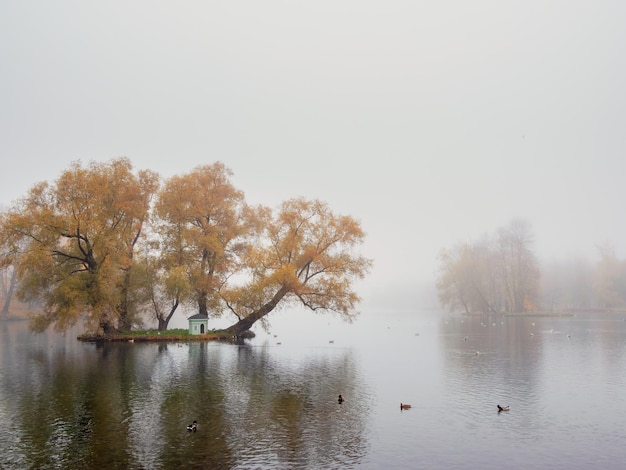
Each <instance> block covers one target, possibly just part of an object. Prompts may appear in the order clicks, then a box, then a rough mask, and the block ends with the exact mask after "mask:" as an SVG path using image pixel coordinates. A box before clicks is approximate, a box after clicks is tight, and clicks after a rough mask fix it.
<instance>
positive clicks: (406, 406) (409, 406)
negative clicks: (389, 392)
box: [400, 403, 411, 410]
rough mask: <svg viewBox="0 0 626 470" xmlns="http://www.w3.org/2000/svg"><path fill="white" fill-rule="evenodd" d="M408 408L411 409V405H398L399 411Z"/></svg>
mask: <svg viewBox="0 0 626 470" xmlns="http://www.w3.org/2000/svg"><path fill="white" fill-rule="evenodd" d="M410 408H411V405H409V404H408V403H400V409H401V410H408V409H410Z"/></svg>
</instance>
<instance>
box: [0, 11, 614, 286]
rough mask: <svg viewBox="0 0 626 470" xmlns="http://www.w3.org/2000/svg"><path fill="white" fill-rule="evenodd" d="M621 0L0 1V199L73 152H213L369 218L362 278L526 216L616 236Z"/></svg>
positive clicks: (257, 179) (563, 232)
mask: <svg viewBox="0 0 626 470" xmlns="http://www.w3.org/2000/svg"><path fill="white" fill-rule="evenodd" d="M625 24H626V2H623V1H603V0H600V1H596V2H589V1H576V0H566V1H550V0H542V1H534V0H526V1H506V0H493V1H486V0H475V1H446V0H444V1H437V2H434V1H431V2H425V1H417V0H412V1H396V0H386V1H369V0H345V1H341V0H339V1H337V0H332V1H329V0H315V1H308V2H305V1H274V0H266V1H184V2H171V1H170V2H165V1H155V0H150V1H148V0H137V1H124V2H122V1H107V2H96V1H78V0H77V1H67V0H57V1H54V2H47V1H35V0H32V1H17V0H15V1H10V0H2V1H0V39H1V40H0V67H1V69H0V71H1V73H0V83H1V84H2V86H1V87H0V154H1V156H2V184H1V185H0V203H2V204H5V205H8V204H10V203H11V202H12V201H13V200H15V199H16V198H18V197H20V196H22V195H24V194H25V193H26V191H27V190H28V189H29V188H30V187H31V186H32V185H33V184H35V183H36V182H38V181H42V180H54V179H55V178H56V177H57V176H58V175H59V174H60V173H61V172H62V171H63V170H65V169H66V168H68V166H69V164H70V162H72V161H75V160H79V159H80V160H83V161H85V162H88V161H90V160H102V161H105V160H110V159H111V158H115V157H119V156H127V157H129V158H130V159H131V161H132V162H133V164H134V165H135V167H137V168H149V169H152V170H155V171H157V172H159V173H160V174H161V175H162V176H164V177H167V176H171V175H173V174H176V173H184V172H187V171H189V170H191V169H192V168H193V167H195V166H197V165H200V164H205V163H212V162H214V161H217V160H220V161H223V162H224V163H225V164H226V165H227V166H228V167H230V168H231V169H232V170H233V171H234V173H235V176H234V179H233V182H234V184H235V185H236V186H237V187H239V188H240V189H241V190H243V191H244V192H245V193H246V195H247V198H248V200H249V201H250V202H253V203H263V204H267V205H272V206H273V205H276V204H277V203H279V202H280V201H283V200H285V199H288V198H291V197H296V196H305V197H310V198H314V197H315V198H319V199H322V200H325V201H327V202H328V203H329V205H330V206H331V207H332V208H333V209H335V210H336V211H337V212H339V213H344V214H350V215H352V216H354V217H356V218H357V219H359V220H360V221H361V222H362V225H363V227H364V229H365V231H366V232H367V233H368V241H367V244H366V245H365V247H364V249H363V251H364V253H365V254H366V255H367V256H369V257H371V258H373V259H374V260H375V269H374V271H373V273H372V275H371V276H370V279H369V281H368V283H367V284H368V286H373V288H384V287H385V286H388V285H394V284H398V283H400V284H409V283H418V282H421V281H422V280H424V279H432V278H433V275H434V271H435V269H436V256H437V253H438V251H439V250H440V249H441V248H442V247H449V246H451V245H452V244H454V243H455V242H457V241H468V240H470V239H475V238H479V237H480V236H482V235H483V234H484V233H490V234H491V233H493V232H494V231H495V230H496V229H497V228H498V227H501V226H504V225H506V224H507V223H508V222H509V221H510V220H511V219H512V218H514V217H521V218H525V219H527V220H528V221H529V222H530V223H531V224H532V227H533V230H534V233H535V240H536V250H537V254H538V255H539V256H540V257H541V259H543V260H547V259H553V258H556V259H560V258H564V257H569V256H572V255H573V254H575V253H581V254H583V255H585V256H588V257H593V256H594V255H595V248H594V246H595V244H596V243H601V242H604V241H610V242H612V243H613V244H614V245H615V247H616V249H617V253H618V255H619V256H621V257H624V256H626V226H625V220H624V217H623V213H624V209H623V204H624V202H625V201H626V184H624V175H625V173H626V172H625V170H626V159H625V157H626V155H625V149H626V93H625V92H624V87H625V86H626V85H625V84H626V54H625V53H624V51H625V46H626V28H624V25H625Z"/></svg>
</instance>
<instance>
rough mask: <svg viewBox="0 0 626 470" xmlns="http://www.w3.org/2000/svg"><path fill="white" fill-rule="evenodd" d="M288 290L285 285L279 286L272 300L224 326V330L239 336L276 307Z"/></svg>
mask: <svg viewBox="0 0 626 470" xmlns="http://www.w3.org/2000/svg"><path fill="white" fill-rule="evenodd" d="M289 290H290V289H289V288H288V287H286V286H283V287H281V288H280V289H279V290H278V292H276V294H274V297H272V300H270V301H269V302H268V303H266V304H264V305H263V306H262V307H261V308H259V309H257V310H255V311H254V312H252V313H251V314H250V315H248V316H246V317H244V318H241V319H240V320H239V321H238V322H237V323H235V324H234V325H231V326H229V327H228V328H226V330H225V331H227V332H228V333H230V334H232V335H234V336H241V335H242V334H243V333H244V332H246V331H248V330H249V329H250V328H252V325H254V324H255V323H256V322H257V321H258V320H260V319H261V318H263V317H264V316H265V315H267V314H268V313H270V312H271V311H272V310H274V309H275V308H276V305H278V302H280V301H281V300H282V298H283V297H285V295H287V293H288V292H289Z"/></svg>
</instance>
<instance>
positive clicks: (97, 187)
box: [0, 158, 159, 333]
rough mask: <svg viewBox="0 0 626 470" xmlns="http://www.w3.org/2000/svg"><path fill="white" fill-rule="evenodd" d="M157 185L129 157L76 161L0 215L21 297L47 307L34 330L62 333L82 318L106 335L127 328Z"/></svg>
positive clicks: (34, 320)
mask: <svg viewBox="0 0 626 470" xmlns="http://www.w3.org/2000/svg"><path fill="white" fill-rule="evenodd" d="M158 184H159V181H158V176H157V175H156V174H155V173H153V172H151V171H139V172H137V173H134V172H133V167H132V165H131V163H130V161H129V160H128V159H126V158H121V159H116V160H112V161H111V162H109V163H91V164H89V165H88V166H83V165H82V164H81V163H80V162H76V163H74V164H72V166H71V168H70V169H69V170H67V171H65V172H63V173H62V174H61V176H60V177H59V178H58V179H57V180H56V181H55V182H54V183H47V182H43V183H39V184H36V185H35V186H34V187H33V188H32V189H31V190H30V191H29V193H28V195H27V196H26V197H24V198H22V199H21V200H19V201H18V202H17V203H16V204H15V206H14V207H13V208H12V209H11V210H9V211H8V212H7V213H6V214H5V215H4V217H3V220H2V223H1V224H0V229H1V232H2V235H3V241H4V242H5V243H6V244H7V246H10V247H11V248H12V249H11V250H9V252H10V254H12V255H19V256H18V257H17V259H18V263H17V265H16V268H17V276H18V285H19V287H18V297H19V298H20V299H22V300H33V299H34V300H41V301H42V303H43V306H44V309H43V312H42V313H40V314H36V315H35V316H34V317H33V318H32V319H31V320H32V321H31V326H32V327H33V329H34V330H36V331H42V330H44V329H45V328H46V327H47V326H48V325H50V324H54V325H55V327H56V328H57V329H60V330H63V329H65V328H67V327H69V326H71V325H73V324H74V323H76V322H77V321H78V319H79V318H81V317H83V316H84V317H85V319H86V321H87V323H88V324H89V325H91V326H92V327H99V328H100V329H101V330H102V331H103V332H104V333H109V332H111V331H113V330H114V329H116V328H119V329H129V328H130V324H131V322H132V319H133V313H134V310H133V308H134V306H133V305H132V302H131V297H132V292H131V286H132V268H133V265H134V256H135V252H136V249H137V245H138V242H139V240H140V237H141V234H142V230H143V228H144V224H145V223H146V221H147V218H148V215H149V210H150V203H151V199H152V197H153V195H154V194H155V192H156V191H157V189H158Z"/></svg>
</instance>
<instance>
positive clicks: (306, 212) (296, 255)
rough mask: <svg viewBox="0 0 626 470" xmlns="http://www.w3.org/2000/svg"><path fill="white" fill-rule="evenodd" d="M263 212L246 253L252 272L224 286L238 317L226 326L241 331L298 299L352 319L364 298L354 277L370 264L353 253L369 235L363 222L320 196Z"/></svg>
mask: <svg viewBox="0 0 626 470" xmlns="http://www.w3.org/2000/svg"><path fill="white" fill-rule="evenodd" d="M264 211H267V212H266V214H265V215H264V216H263V220H264V224H265V226H264V230H263V232H262V234H261V235H260V238H259V239H258V240H257V242H256V243H254V244H252V245H250V246H249V249H248V250H245V251H243V252H242V253H241V258H242V263H243V265H245V266H246V268H247V269H246V271H245V273H246V274H247V277H245V279H243V280H242V277H240V278H239V279H238V280H237V281H234V282H232V283H229V284H227V285H225V286H224V287H222V288H221V289H220V293H221V296H222V299H223V300H224V302H225V304H226V306H227V308H228V310H230V311H231V312H232V313H233V314H234V315H235V316H236V317H237V319H238V321H237V322H236V323H234V324H233V325H231V326H230V327H229V328H227V331H228V332H230V333H232V334H233V335H236V336H239V335H241V334H242V333H243V332H245V331H247V330H249V329H250V328H251V327H252V325H254V324H255V323H256V322H257V321H259V320H262V319H264V318H265V316H266V315H267V314H268V313H270V312H271V311H273V310H274V309H275V308H277V307H278V306H279V305H280V306H288V305H293V304H299V305H303V306H305V307H306V308H308V309H310V310H312V311H322V312H323V311H333V312H337V313H339V314H340V315H342V317H343V318H345V319H347V320H350V319H352V318H353V316H354V315H355V314H356V312H355V311H354V308H355V306H356V304H357V302H358V301H359V300H360V299H359V297H358V296H357V294H356V293H355V292H354V290H353V281H354V280H356V279H360V278H362V277H363V276H364V275H365V274H366V273H367V272H368V271H369V268H370V266H371V261H370V260H368V259H366V258H364V257H362V256H360V255H358V254H356V253H354V252H353V250H354V249H355V248H356V247H357V246H358V245H360V244H361V243H362V242H363V239H364V236H365V235H364V233H363V231H362V229H361V227H360V224H359V223H358V222H357V221H356V220H355V219H353V218H352V217H349V216H340V215H335V214H333V212H331V210H330V209H329V208H328V206H327V204H325V203H323V202H320V201H317V200H313V201H308V200H305V199H291V200H288V201H286V202H284V203H283V204H282V205H281V206H280V208H279V209H278V210H277V211H268V209H264Z"/></svg>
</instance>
